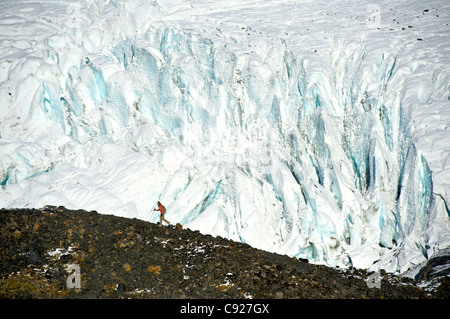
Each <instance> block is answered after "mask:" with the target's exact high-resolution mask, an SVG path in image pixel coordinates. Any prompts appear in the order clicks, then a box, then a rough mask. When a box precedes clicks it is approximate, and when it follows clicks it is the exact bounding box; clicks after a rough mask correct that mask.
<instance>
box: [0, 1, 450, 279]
mask: <svg viewBox="0 0 450 319" xmlns="http://www.w3.org/2000/svg"><path fill="white" fill-rule="evenodd" d="M89 4H90V5H91V6H90V7H86V8H87V9H86V8H84V9H80V8H78V7H77V8H78V9H77V10H75V11H76V13H77V17H78V15H79V16H80V17H81V18H82V19H81V20H80V21H81V22H80V23H79V24H77V25H76V28H75V26H74V25H73V24H68V26H67V27H62V28H61V29H58V28H57V27H52V26H48V25H47V26H46V27H47V28H48V29H46V30H45V32H47V33H48V34H49V37H48V38H47V40H46V41H40V40H39V50H38V51H37V52H36V51H27V52H24V53H22V54H21V55H20V57H17V58H14V62H11V63H9V65H8V69H7V71H5V72H6V73H7V75H6V76H2V77H1V80H2V82H1V83H0V99H1V103H2V108H4V109H5V112H3V114H2V115H1V117H0V119H1V122H2V126H1V129H0V138H1V139H0V145H1V146H0V147H1V148H0V163H1V168H2V171H1V176H0V181H1V190H0V205H1V206H2V207H15V206H37V207H42V206H44V205H47V204H56V205H65V206H67V207H79V208H84V209H95V210H97V211H99V212H102V213H113V214H117V215H121V216H127V217H137V218H142V219H145V220H149V221H153V222H156V221H157V219H158V216H156V214H153V213H152V207H153V205H154V204H155V203H156V201H157V200H161V201H162V202H163V203H164V204H165V205H166V207H167V208H168V212H169V214H168V218H169V220H170V221H171V222H180V223H182V224H183V225H186V226H187V227H189V228H192V229H198V230H201V231H202V232H205V233H210V234H213V235H219V236H224V237H228V238H231V239H234V240H239V241H242V242H246V243H248V244H250V245H253V246H255V247H258V248H262V249H266V250H270V251H277V252H281V253H285V254H288V255H291V256H296V257H300V258H307V259H310V260H311V261H313V262H317V263H325V264H328V265H332V266H336V265H339V266H355V267H361V268H370V267H381V268H384V269H386V270H388V271H392V272H400V273H404V272H405V271H407V270H408V269H410V268H411V267H413V266H415V265H418V264H420V263H421V262H423V261H424V260H426V259H427V258H428V257H429V254H431V251H432V247H433V248H436V247H438V246H439V248H440V249H443V248H445V247H447V246H448V245H450V222H449V217H450V215H449V210H448V206H447V205H448V204H447V199H448V198H447V197H445V196H444V197H442V196H441V197H439V196H436V195H434V189H433V187H434V184H433V172H432V170H431V169H430V167H429V165H428V162H427V158H426V154H423V152H421V151H420V150H419V149H418V148H417V147H416V145H417V140H416V139H415V135H414V134H415V131H414V126H413V124H412V113H413V112H411V111H410V109H409V104H408V99H410V96H411V90H414V88H412V89H411V88H410V86H409V82H408V81H409V79H410V78H412V79H413V80H414V76H415V73H414V72H415V70H413V69H408V68H407V67H406V66H407V64H406V62H404V61H405V60H407V59H408V58H409V56H407V55H406V54H405V55H403V54H402V52H401V50H398V51H382V52H381V53H379V52H375V53H374V52H371V51H370V49H369V46H370V44H369V43H368V42H369V41H370V39H369V40H367V42H366V41H364V40H359V41H354V42H352V41H345V40H339V39H334V38H333V37H331V38H330V39H328V42H327V46H328V50H329V55H328V56H327V57H322V58H312V56H310V55H305V54H304V53H303V51H301V50H300V51H299V49H298V48H297V47H295V48H294V47H292V48H291V47H290V45H289V43H287V42H286V41H285V39H283V38H282V37H280V36H278V35H273V34H271V33H269V32H259V33H258V32H256V31H255V30H252V29H251V28H250V27H246V28H244V27H240V26H239V24H233V23H225V22H224V23H211V22H206V23H204V22H202V21H198V20H196V19H180V20H176V19H173V15H175V16H176V15H177V14H180V17H183V13H174V12H176V11H173V12H171V13H165V12H166V11H164V10H167V9H164V8H165V6H164V3H163V2H162V1H160V2H157V1H154V2H152V3H147V4H145V9H146V10H143V9H142V7H141V6H142V5H144V4H143V3H141V2H138V1H137V2H130V3H122V2H121V1H115V2H109V1H93V2H92V1H91V2H89ZM42 6H43V5H42ZM74 8H75V7H74ZM41 9H42V8H41ZM62 11H63V12H64V10H62ZM58 12H60V11H58V10H55V11H54V14H55V16H54V17H53V19H60V20H63V21H65V19H67V18H68V16H67V14H68V15H69V16H70V14H73V11H70V12H68V11H65V14H66V15H64V14H62V15H58ZM165 14H166V15H167V17H166V16H165ZM86 21H89V23H88V22H86ZM71 27H72V28H71ZM45 32H44V33H45ZM80 32H81V33H83V32H84V33H83V34H81V35H80ZM55 33H56V34H55ZM50 35H51V36H50ZM23 41H25V42H27V41H28V42H32V41H36V40H35V39H34V38H33V37H30V38H29V39H26V38H25V39H24V40H23ZM305 45H307V43H305ZM19 52H20V51H19ZM1 54H3V55H8V54H10V55H11V56H12V57H14V54H16V55H18V54H17V53H16V51H15V50H13V48H9V51H8V50H7V49H2V51H1ZM402 63H403V64H402ZM2 65H3V64H2ZM436 76H438V75H436ZM413 80H411V81H413ZM440 81H441V82H440V83H443V84H441V86H440V87H439V90H441V91H442V85H445V81H442V80H440ZM441 101H442V99H440V98H439V99H438V102H439V103H440V102H441ZM438 102H436V103H438ZM447 104H448V103H447ZM447 146H448V144H447ZM169 216H170V217H169Z"/></svg>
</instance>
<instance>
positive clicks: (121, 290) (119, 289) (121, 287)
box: [116, 283, 126, 293]
mask: <svg viewBox="0 0 450 319" xmlns="http://www.w3.org/2000/svg"><path fill="white" fill-rule="evenodd" d="M116 290H117V292H119V293H124V292H125V290H126V287H125V284H123V283H120V284H118V285H117V288H116Z"/></svg>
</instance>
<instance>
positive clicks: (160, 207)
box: [155, 203, 166, 214]
mask: <svg viewBox="0 0 450 319" xmlns="http://www.w3.org/2000/svg"><path fill="white" fill-rule="evenodd" d="M155 210H156V211H157V212H161V214H165V213H166V208H165V207H164V206H163V205H162V204H161V203H158V209H155Z"/></svg>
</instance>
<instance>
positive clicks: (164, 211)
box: [154, 201, 170, 227]
mask: <svg viewBox="0 0 450 319" xmlns="http://www.w3.org/2000/svg"><path fill="white" fill-rule="evenodd" d="M154 211H157V212H161V215H160V216H159V227H161V226H162V222H163V221H165V222H166V223H167V224H169V225H170V222H169V221H168V220H167V219H165V218H164V214H165V213H166V207H165V206H164V205H163V204H161V202H159V201H158V209H154Z"/></svg>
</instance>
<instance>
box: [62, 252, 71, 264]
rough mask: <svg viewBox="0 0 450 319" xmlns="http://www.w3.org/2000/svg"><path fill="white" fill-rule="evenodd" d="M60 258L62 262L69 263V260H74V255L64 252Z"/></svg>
mask: <svg viewBox="0 0 450 319" xmlns="http://www.w3.org/2000/svg"><path fill="white" fill-rule="evenodd" d="M59 260H60V261H61V262H62V263H64V264H67V263H68V262H71V261H72V260H73V257H72V256H71V255H69V254H64V255H61V256H60V257H59Z"/></svg>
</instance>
